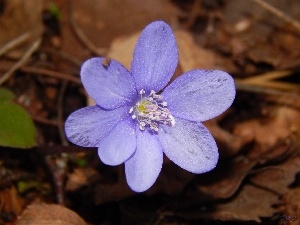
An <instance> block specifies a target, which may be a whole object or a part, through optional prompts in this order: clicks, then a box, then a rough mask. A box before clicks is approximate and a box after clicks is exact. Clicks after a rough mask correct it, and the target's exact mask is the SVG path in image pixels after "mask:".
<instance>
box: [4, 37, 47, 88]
mask: <svg viewBox="0 0 300 225" xmlns="http://www.w3.org/2000/svg"><path fill="white" fill-rule="evenodd" d="M41 42H42V39H38V40H37V41H35V42H34V43H33V44H32V45H31V46H30V48H29V49H28V50H27V51H26V52H25V54H24V55H23V56H22V57H21V58H20V60H19V61H18V62H17V63H16V64H15V65H14V66H13V67H11V68H10V69H9V70H8V71H7V72H6V73H5V74H4V75H3V76H2V77H1V78H0V85H2V84H3V83H4V82H5V81H7V80H8V79H9V78H10V76H11V75H12V74H13V73H14V72H15V71H16V70H18V69H19V68H20V67H22V66H23V65H24V64H25V63H26V62H27V61H28V59H29V58H30V56H31V55H32V54H33V53H34V52H35V51H36V50H37V49H38V48H39V46H40V44H41Z"/></svg>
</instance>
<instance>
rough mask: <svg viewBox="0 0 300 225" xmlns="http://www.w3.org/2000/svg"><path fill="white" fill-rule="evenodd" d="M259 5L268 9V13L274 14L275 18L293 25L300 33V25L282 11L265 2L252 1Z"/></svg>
mask: <svg viewBox="0 0 300 225" xmlns="http://www.w3.org/2000/svg"><path fill="white" fill-rule="evenodd" d="M252 1H254V2H255V3H257V4H258V5H260V6H261V7H262V8H264V9H266V10H267V11H269V12H271V13H273V14H274V15H275V16H277V17H279V18H280V19H282V20H284V21H285V22H287V23H289V24H291V25H292V26H293V27H294V28H296V29H297V30H298V31H300V23H298V22H297V21H295V20H294V19H292V18H291V17H289V16H288V15H286V14H285V13H283V12H282V11H280V10H278V9H276V8H275V7H273V6H272V5H270V4H268V3H266V2H265V1H263V0H252Z"/></svg>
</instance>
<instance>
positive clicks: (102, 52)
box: [69, 1, 107, 56]
mask: <svg viewBox="0 0 300 225" xmlns="http://www.w3.org/2000/svg"><path fill="white" fill-rule="evenodd" d="M69 4H71V1H70V3H69ZM70 9H71V6H70ZM69 21H70V24H71V27H72V29H73V30H74V32H75V34H76V36H77V37H78V39H79V40H80V41H81V42H82V43H83V44H84V45H85V46H86V47H87V48H88V49H89V50H90V52H91V53H93V54H95V55H97V56H102V55H105V53H106V51H107V49H105V48H98V47H97V46H95V45H94V44H93V43H92V42H91V41H90V40H89V39H88V38H87V37H86V36H85V34H84V33H83V32H82V31H81V30H80V28H79V27H78V26H77V24H76V23H75V20H74V18H73V13H72V10H70V18H69Z"/></svg>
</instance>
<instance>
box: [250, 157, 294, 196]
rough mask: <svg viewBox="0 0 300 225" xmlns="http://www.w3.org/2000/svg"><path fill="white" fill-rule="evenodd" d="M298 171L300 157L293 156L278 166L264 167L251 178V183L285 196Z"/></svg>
mask: <svg viewBox="0 0 300 225" xmlns="http://www.w3.org/2000/svg"><path fill="white" fill-rule="evenodd" d="M299 169H300V157H299V156H294V157H292V158H290V159H288V160H287V161H285V162H284V163H282V164H280V165H275V166H270V167H264V168H263V171H262V172H260V173H259V174H257V175H255V176H254V177H252V178H251V182H253V183H254V184H256V185H257V186H259V187H263V188H265V189H268V190H272V191H274V192H276V193H278V194H286V193H287V192H288V191H289V188H288V186H289V185H290V184H292V183H293V182H294V181H295V176H296V174H297V173H298V172H299Z"/></svg>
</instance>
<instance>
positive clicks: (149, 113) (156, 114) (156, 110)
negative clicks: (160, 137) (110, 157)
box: [129, 89, 175, 132]
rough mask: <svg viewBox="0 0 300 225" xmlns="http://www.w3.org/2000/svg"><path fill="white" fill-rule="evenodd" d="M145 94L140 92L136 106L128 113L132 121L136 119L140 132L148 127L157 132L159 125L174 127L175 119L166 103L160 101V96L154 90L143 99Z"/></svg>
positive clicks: (142, 91)
mask: <svg viewBox="0 0 300 225" xmlns="http://www.w3.org/2000/svg"><path fill="white" fill-rule="evenodd" d="M145 93H146V92H145V91H144V90H143V89H142V90H140V92H139V94H140V101H138V102H137V103H136V105H135V106H134V107H132V108H130V110H129V113H130V114H132V113H133V115H132V116H131V117H132V119H136V120H137V122H138V124H139V128H140V130H145V127H149V128H150V130H154V131H156V132H157V131H158V130H159V127H158V126H159V123H162V124H165V125H168V126H174V125H175V119H174V117H173V116H172V115H171V113H170V111H169V109H168V108H166V106H167V105H168V104H167V102H163V101H162V96H161V95H158V94H156V93H155V91H154V90H152V91H151V92H150V94H149V95H148V97H145V96H144V94H145Z"/></svg>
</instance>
